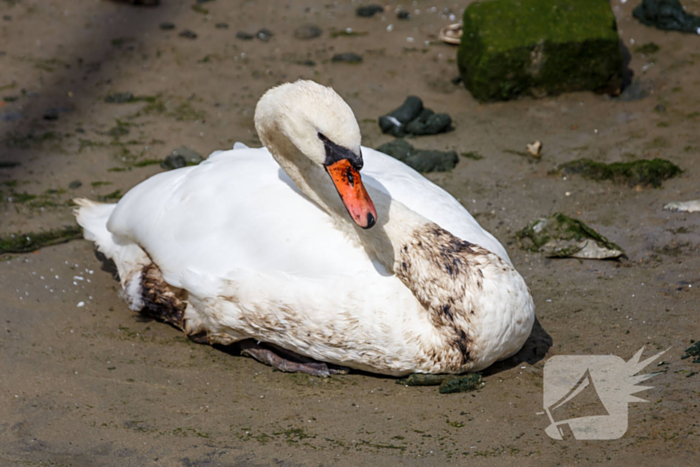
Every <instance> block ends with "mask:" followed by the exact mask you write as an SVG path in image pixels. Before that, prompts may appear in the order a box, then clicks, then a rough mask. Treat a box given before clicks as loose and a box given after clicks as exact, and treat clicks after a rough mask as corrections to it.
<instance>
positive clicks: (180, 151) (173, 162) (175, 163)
mask: <svg viewBox="0 0 700 467" xmlns="http://www.w3.org/2000/svg"><path fill="white" fill-rule="evenodd" d="M203 160H204V158H203V157H202V155H201V154H199V153H198V152H196V151H193V150H192V149H190V148H188V147H187V146H180V147H179V148H177V149H175V150H174V151H173V152H172V154H170V155H169V156H168V157H166V158H165V160H163V161H162V162H161V163H160V166H161V167H162V168H164V169H165V170H173V169H179V168H181V167H185V166H188V165H197V164H199V163H200V162H202V161H203Z"/></svg>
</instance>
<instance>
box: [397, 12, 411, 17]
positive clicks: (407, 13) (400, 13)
mask: <svg viewBox="0 0 700 467" xmlns="http://www.w3.org/2000/svg"><path fill="white" fill-rule="evenodd" d="M396 17H397V18H398V19H411V15H410V13H409V12H408V11H406V10H399V11H397V12H396Z"/></svg>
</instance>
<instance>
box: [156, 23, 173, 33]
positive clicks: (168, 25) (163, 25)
mask: <svg viewBox="0 0 700 467" xmlns="http://www.w3.org/2000/svg"><path fill="white" fill-rule="evenodd" d="M159 27H160V28H161V29H162V30H163V31H168V30H170V29H175V23H171V22H170V21H164V22H162V23H160V25H159Z"/></svg>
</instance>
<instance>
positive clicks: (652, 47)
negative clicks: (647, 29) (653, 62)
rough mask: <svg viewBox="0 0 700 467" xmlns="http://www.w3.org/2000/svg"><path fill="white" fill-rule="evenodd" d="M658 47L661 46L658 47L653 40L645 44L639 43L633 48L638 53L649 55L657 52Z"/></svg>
mask: <svg viewBox="0 0 700 467" xmlns="http://www.w3.org/2000/svg"><path fill="white" fill-rule="evenodd" d="M660 49H661V47H659V46H658V44H656V43H655V42H647V43H646V44H643V45H640V46H639V47H637V48H636V49H634V51H635V52H638V53H640V54H644V55H650V54H654V53H656V52H658V51H659V50H660Z"/></svg>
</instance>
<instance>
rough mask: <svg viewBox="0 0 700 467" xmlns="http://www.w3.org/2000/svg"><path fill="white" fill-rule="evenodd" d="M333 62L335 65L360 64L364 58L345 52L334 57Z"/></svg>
mask: <svg viewBox="0 0 700 467" xmlns="http://www.w3.org/2000/svg"><path fill="white" fill-rule="evenodd" d="M331 61H332V62H334V63H340V62H343V63H360V62H361V61H362V57H360V56H359V55H357V54H356V53H352V52H345V53H341V54H335V55H333V59H332V60H331Z"/></svg>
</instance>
